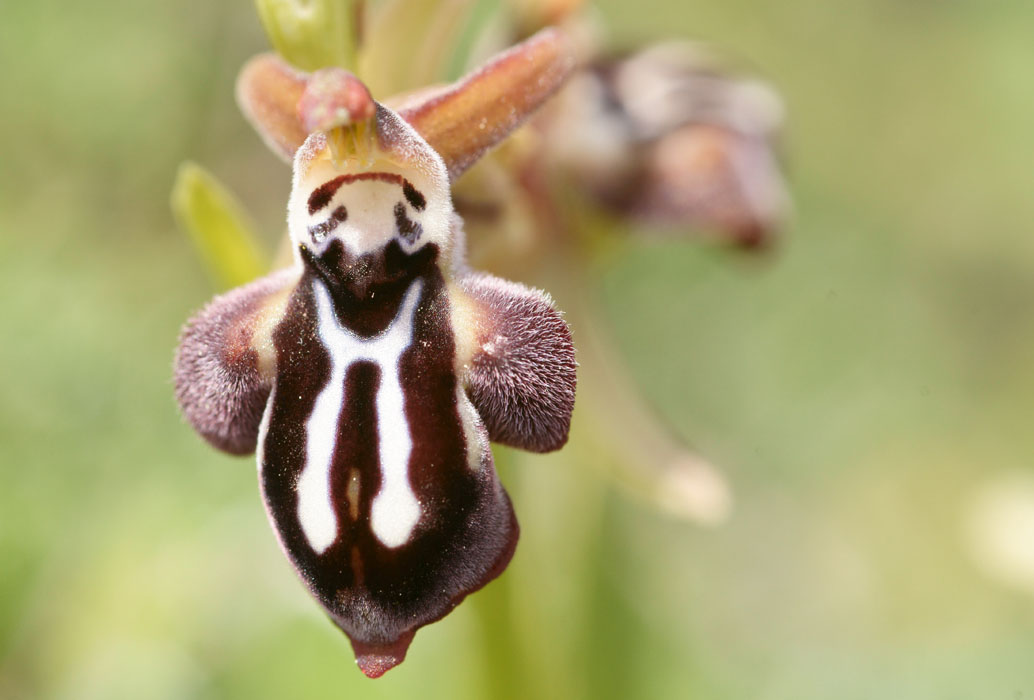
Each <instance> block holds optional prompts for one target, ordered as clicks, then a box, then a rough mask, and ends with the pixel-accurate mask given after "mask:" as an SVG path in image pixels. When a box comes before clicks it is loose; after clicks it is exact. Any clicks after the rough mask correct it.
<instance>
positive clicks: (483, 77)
mask: <svg viewBox="0 0 1034 700" xmlns="http://www.w3.org/2000/svg"><path fill="white" fill-rule="evenodd" d="M574 67H575V59H574V53H573V50H572V47H571V45H570V42H569V41H568V39H567V37H566V36H565V35H564V34H563V32H560V31H558V30H556V29H546V30H543V31H541V32H539V33H538V34H536V35H535V36H533V37H531V38H530V39H528V40H527V41H524V42H522V43H520V44H518V45H516V46H514V47H512V48H510V49H508V50H507V51H504V52H503V53H501V54H499V55H497V56H496V57H495V58H494V59H492V60H491V61H490V62H489V63H487V64H486V65H484V66H482V67H481V68H480V69H478V70H477V71H475V72H473V73H471V74H470V75H468V76H467V77H465V78H463V79H462V80H460V81H459V82H457V83H455V84H454V85H453V86H451V87H448V88H445V89H444V90H441V91H437V92H435V93H434V94H431V95H429V96H426V97H424V99H423V100H421V101H418V102H416V103H415V104H414V103H413V101H412V100H411V101H410V104H409V106H407V107H404V108H403V109H401V110H400V112H399V113H400V114H401V116H402V118H403V119H405V120H406V121H408V122H409V123H410V124H412V125H413V126H414V127H415V128H416V130H417V131H418V132H420V135H421V136H423V137H424V139H425V140H426V141H427V142H428V143H429V144H430V145H431V147H432V148H434V149H435V150H436V151H438V153H439V154H440V155H441V156H442V158H443V159H444V160H445V164H446V167H448V169H449V176H450V177H451V178H452V179H453V180H455V179H456V178H457V177H459V176H460V174H462V173H463V171H465V170H466V169H467V168H469V167H470V166H471V165H473V164H474V162H475V161H477V159H478V158H480V157H481V156H482V155H483V154H484V153H485V151H487V150H488V149H489V148H491V147H492V146H494V145H496V144H497V143H499V142H500V141H501V140H502V139H503V138H505V137H506V135H507V134H509V133H510V132H511V131H513V130H514V129H515V128H517V127H518V126H519V125H520V124H521V123H522V122H523V121H524V120H525V119H527V118H528V117H529V116H530V115H531V114H532V113H533V112H534V111H535V110H536V109H537V108H538V107H539V106H540V105H541V104H542V103H543V102H545V101H546V99H548V98H549V97H550V96H551V95H552V94H553V93H554V92H556V90H557V89H558V88H559V87H560V86H561V85H562V84H563V82H564V80H565V79H566V78H567V76H568V75H569V74H570V73H571V71H572V70H573V69H574Z"/></svg>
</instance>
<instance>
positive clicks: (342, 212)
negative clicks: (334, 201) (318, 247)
mask: <svg viewBox="0 0 1034 700" xmlns="http://www.w3.org/2000/svg"><path fill="white" fill-rule="evenodd" d="M347 218H348V210H347V209H345V205H343V204H342V205H341V206H339V207H338V208H337V209H335V210H334V212H333V213H332V214H331V215H330V218H329V219H327V220H326V221H321V222H320V223H318V224H313V225H312V226H310V227H309V235H310V236H312V240H313V242H314V243H322V242H323V241H324V239H326V237H327V235H328V234H329V233H330V232H331V231H333V230H334V229H336V228H337V226H338V224H340V223H341V222H342V221H344V220H345V219H347Z"/></svg>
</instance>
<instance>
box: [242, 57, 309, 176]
mask: <svg viewBox="0 0 1034 700" xmlns="http://www.w3.org/2000/svg"><path fill="white" fill-rule="evenodd" d="M307 79H308V76H307V75H306V74H305V73H302V72H301V71H298V70H295V69H294V68H292V67H291V66H289V65H288V64H287V63H286V62H285V61H284V60H283V59H281V58H280V57H279V56H277V55H276V54H272V53H264V54H259V55H258V56H255V57H254V58H252V59H251V60H250V61H248V62H247V63H246V64H245V65H244V68H243V69H241V72H240V75H239V76H238V77H237V103H238V104H239V105H240V108H241V111H242V112H243V113H244V116H245V118H246V119H247V120H248V121H249V122H250V123H251V125H252V126H253V127H255V130H256V131H258V132H259V135H260V136H261V137H262V140H263V141H265V142H266V145H268V146H269V147H270V148H271V149H272V150H273V152H275V153H276V154H277V155H279V156H280V157H281V158H283V159H284V160H286V161H288V162H289V161H290V160H291V158H293V157H294V152H295V151H296V150H298V148H299V147H300V146H301V145H302V143H303V142H304V141H305V137H306V136H307V135H308V132H307V131H306V129H305V127H304V125H303V124H302V121H301V119H300V118H299V116H298V102H299V100H300V99H301V97H302V95H303V93H304V92H305V86H306V83H307Z"/></svg>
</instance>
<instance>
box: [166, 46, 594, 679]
mask: <svg viewBox="0 0 1034 700" xmlns="http://www.w3.org/2000/svg"><path fill="white" fill-rule="evenodd" d="M570 66H571V61H570V59H569V57H568V55H567V52H566V50H565V45H564V41H563V37H562V35H560V34H558V33H556V32H545V33H543V34H541V35H539V36H536V37H533V38H532V39H530V40H528V41H527V42H524V43H523V44H521V45H520V46H518V47H515V48H514V49H512V50H510V51H508V52H506V53H504V54H502V55H500V56H499V57H497V58H496V59H494V60H493V61H491V62H489V63H488V64H487V65H486V66H485V67H484V68H482V69H480V70H479V71H477V72H475V73H474V74H472V75H471V76H469V77H468V78H466V79H464V80H463V81H461V82H460V83H458V84H457V85H455V86H453V87H450V88H445V89H441V90H435V91H433V92H428V93H424V95H423V96H422V97H420V98H418V99H411V100H410V101H409V106H408V107H404V108H402V109H401V110H400V111H398V112H396V111H394V110H392V109H391V108H389V107H387V106H385V105H383V104H379V103H377V102H375V101H374V100H373V99H372V98H371V96H370V93H369V91H368V90H367V89H366V87H365V86H364V85H363V84H362V83H361V82H360V81H359V80H358V79H357V78H356V77H355V76H354V75H352V74H351V73H348V72H347V71H344V70H343V69H340V68H329V69H323V70H320V71H317V72H316V73H313V74H312V75H303V74H301V73H298V72H296V71H294V70H293V69H291V68H289V67H288V66H286V65H285V64H284V63H283V62H281V61H279V60H277V59H275V58H271V57H260V58H259V59H257V60H256V61H253V62H252V63H251V64H250V65H249V66H248V68H247V69H246V70H245V71H244V73H243V76H242V80H241V86H240V91H239V93H240V95H241V96H242V102H243V103H244V104H245V105H247V109H248V113H249V116H251V118H252V119H253V120H255V122H256V123H257V124H259V125H260V126H261V130H262V131H263V133H264V135H265V136H266V138H267V140H268V141H269V143H270V144H271V145H273V146H274V147H275V148H277V149H278V150H279V152H281V153H282V154H284V155H285V156H286V155H290V156H292V157H293V163H294V179H293V185H292V192H291V196H290V200H289V203H288V217H287V218H288V230H289V235H290V239H291V243H292V248H293V250H294V263H293V265H291V266H290V267H289V268H287V269H285V270H282V271H279V272H275V273H273V274H271V275H269V276H267V277H264V278H262V279H260V280H258V281H255V282H252V283H250V284H248V285H246V286H243V287H239V288H237V289H234V290H232V291H231V292H229V293H227V294H225V295H223V296H220V297H217V298H216V299H215V300H214V301H212V302H211V303H210V304H209V305H208V306H207V307H206V308H204V309H203V310H202V311H201V312H200V313H198V314H197V315H196V316H195V317H194V318H192V319H191V320H190V321H189V322H188V324H187V326H186V327H185V329H184V331H183V334H182V336H181V340H180V347H179V351H178V353H177V358H176V366H175V383H176V395H177V398H178V399H179V402H180V405H181V407H182V410H183V413H184V415H185V416H186V418H187V420H188V421H189V422H190V423H191V425H192V426H193V427H194V428H195V429H196V430H197V431H198V432H199V433H200V434H201V435H202V436H203V437H204V438H205V439H206V440H208V441H209V442H210V443H211V444H213V445H214V446H215V447H217V448H219V449H222V450H224V451H227V452H230V453H232V454H247V453H250V452H253V451H257V453H258V465H259V479H260V485H261V490H262V495H263V499H264V501H265V505H266V510H267V513H268V515H269V520H270V522H271V524H272V525H273V528H274V530H275V532H276V535H277V537H278V539H279V541H280V544H281V546H282V548H283V550H284V552H285V554H286V555H287V557H288V559H289V560H290V561H291V563H292V564H293V565H294V567H295V569H296V571H297V572H298V575H299V577H300V578H301V579H302V581H303V582H304V583H305V585H306V586H307V587H308V589H309V591H310V592H311V593H312V595H313V597H314V598H316V600H317V601H318V602H319V603H320V604H321V605H322V606H323V608H324V609H325V610H326V612H327V614H328V615H329V617H330V618H331V619H332V620H333V621H334V622H335V623H336V624H337V625H338V626H339V627H340V628H341V629H342V630H343V631H344V632H345V634H347V635H348V637H349V639H351V641H352V645H353V648H354V650H355V653H356V659H357V661H358V663H359V666H360V668H361V669H362V670H363V672H364V673H366V674H367V675H369V676H371V677H377V676H380V675H381V674H383V673H384V672H385V671H386V670H388V669H390V668H392V667H393V666H395V665H397V664H398V663H400V662H401V661H402V660H403V659H404V658H405V654H406V650H407V649H408V647H409V644H410V642H411V641H412V639H413V635H414V633H415V632H416V630H417V629H419V628H420V627H421V626H423V625H425V624H428V623H430V622H434V621H435V620H437V619H439V618H441V617H442V616H444V615H445V614H447V613H448V612H449V611H450V610H451V609H452V608H453V607H455V606H456V605H457V604H458V603H459V602H460V601H461V600H462V599H463V598H464V597H465V596H466V595H468V594H469V593H471V592H472V591H475V590H477V589H478V588H480V587H482V586H484V585H485V584H486V583H487V582H488V581H490V580H491V579H492V578H494V577H495V576H497V575H498V574H499V573H501V572H502V571H503V569H505V568H506V565H507V564H508V563H509V561H510V558H511V556H512V554H513V551H514V547H515V546H516V543H517V536H518V528H517V521H516V518H515V516H514V513H513V510H512V509H511V507H510V501H509V498H508V497H507V495H506V492H505V491H504V490H503V488H502V486H501V485H500V483H499V480H498V478H497V476H496V473H495V470H494V467H493V461H492V453H491V450H490V448H489V442H490V441H491V440H495V441H499V442H502V443H505V444H509V445H513V446H517V447H522V448H525V449H529V450H533V451H538V452H544V451H549V450H555V449H558V448H559V447H561V446H562V445H563V444H564V443H565V442H566V440H567V433H568V427H569V424H570V419H571V412H572V410H573V407H574V392H575V361H574V348H573V345H572V342H571V335H570V331H569V330H568V328H567V325H566V323H565V322H564V321H563V319H562V318H561V317H560V315H559V313H558V312H557V311H556V309H555V308H554V307H553V304H552V301H551V300H550V298H549V297H548V296H546V295H545V294H544V293H543V292H540V291H537V290H534V289H531V288H528V287H525V286H523V285H520V284H516V283H511V282H506V281H503V280H501V279H498V278H495V277H492V276H490V275H485V274H477V273H473V272H471V271H470V270H469V269H468V268H467V267H466V263H465V251H464V239H463V234H462V221H461V220H460V219H459V217H458V216H457V215H456V213H455V210H454V208H453V205H452V199H451V195H450V178H451V177H454V176H456V175H458V174H459V173H460V172H462V171H463V170H464V169H466V168H467V167H468V166H469V165H471V164H472V163H473V162H474V161H476V160H477V158H478V157H479V156H480V155H481V154H482V153H483V152H484V151H485V150H486V149H487V148H489V147H490V146H492V145H494V144H495V143H496V142H498V141H499V140H501V139H502V138H504V137H505V136H506V134H507V133H508V132H509V131H510V130H512V129H513V128H515V127H516V126H517V125H518V124H519V123H520V122H521V121H523V120H524V118H525V117H527V116H528V115H529V114H530V113H531V111H533V110H534V109H535V108H536V107H537V106H538V105H539V104H540V103H541V102H542V101H543V100H545V99H546V98H547V97H548V96H549V95H550V94H551V93H552V92H553V91H554V90H555V89H556V88H557V87H558V86H559V85H560V83H561V82H562V80H563V79H564V77H565V76H566V75H567V73H568V72H569V69H570ZM526 88H527V89H526ZM292 111H293V114H292ZM305 133H308V134H309V135H308V136H306V137H304V140H303V141H299V139H300V138H301V137H302V135H303V134H305Z"/></svg>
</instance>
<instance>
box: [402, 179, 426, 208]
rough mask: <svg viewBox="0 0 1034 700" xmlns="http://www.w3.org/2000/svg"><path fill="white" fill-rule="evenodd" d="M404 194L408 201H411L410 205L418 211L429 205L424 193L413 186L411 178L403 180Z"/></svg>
mask: <svg viewBox="0 0 1034 700" xmlns="http://www.w3.org/2000/svg"><path fill="white" fill-rule="evenodd" d="M402 194H404V195H406V201H407V202H409V206H411V207H413V208H414V209H416V210H417V211H423V210H424V207H426V206H427V200H426V199H424V195H422V194H421V193H420V190H418V189H417V188H415V187H413V183H412V182H410V181H409V180H403V181H402Z"/></svg>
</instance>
